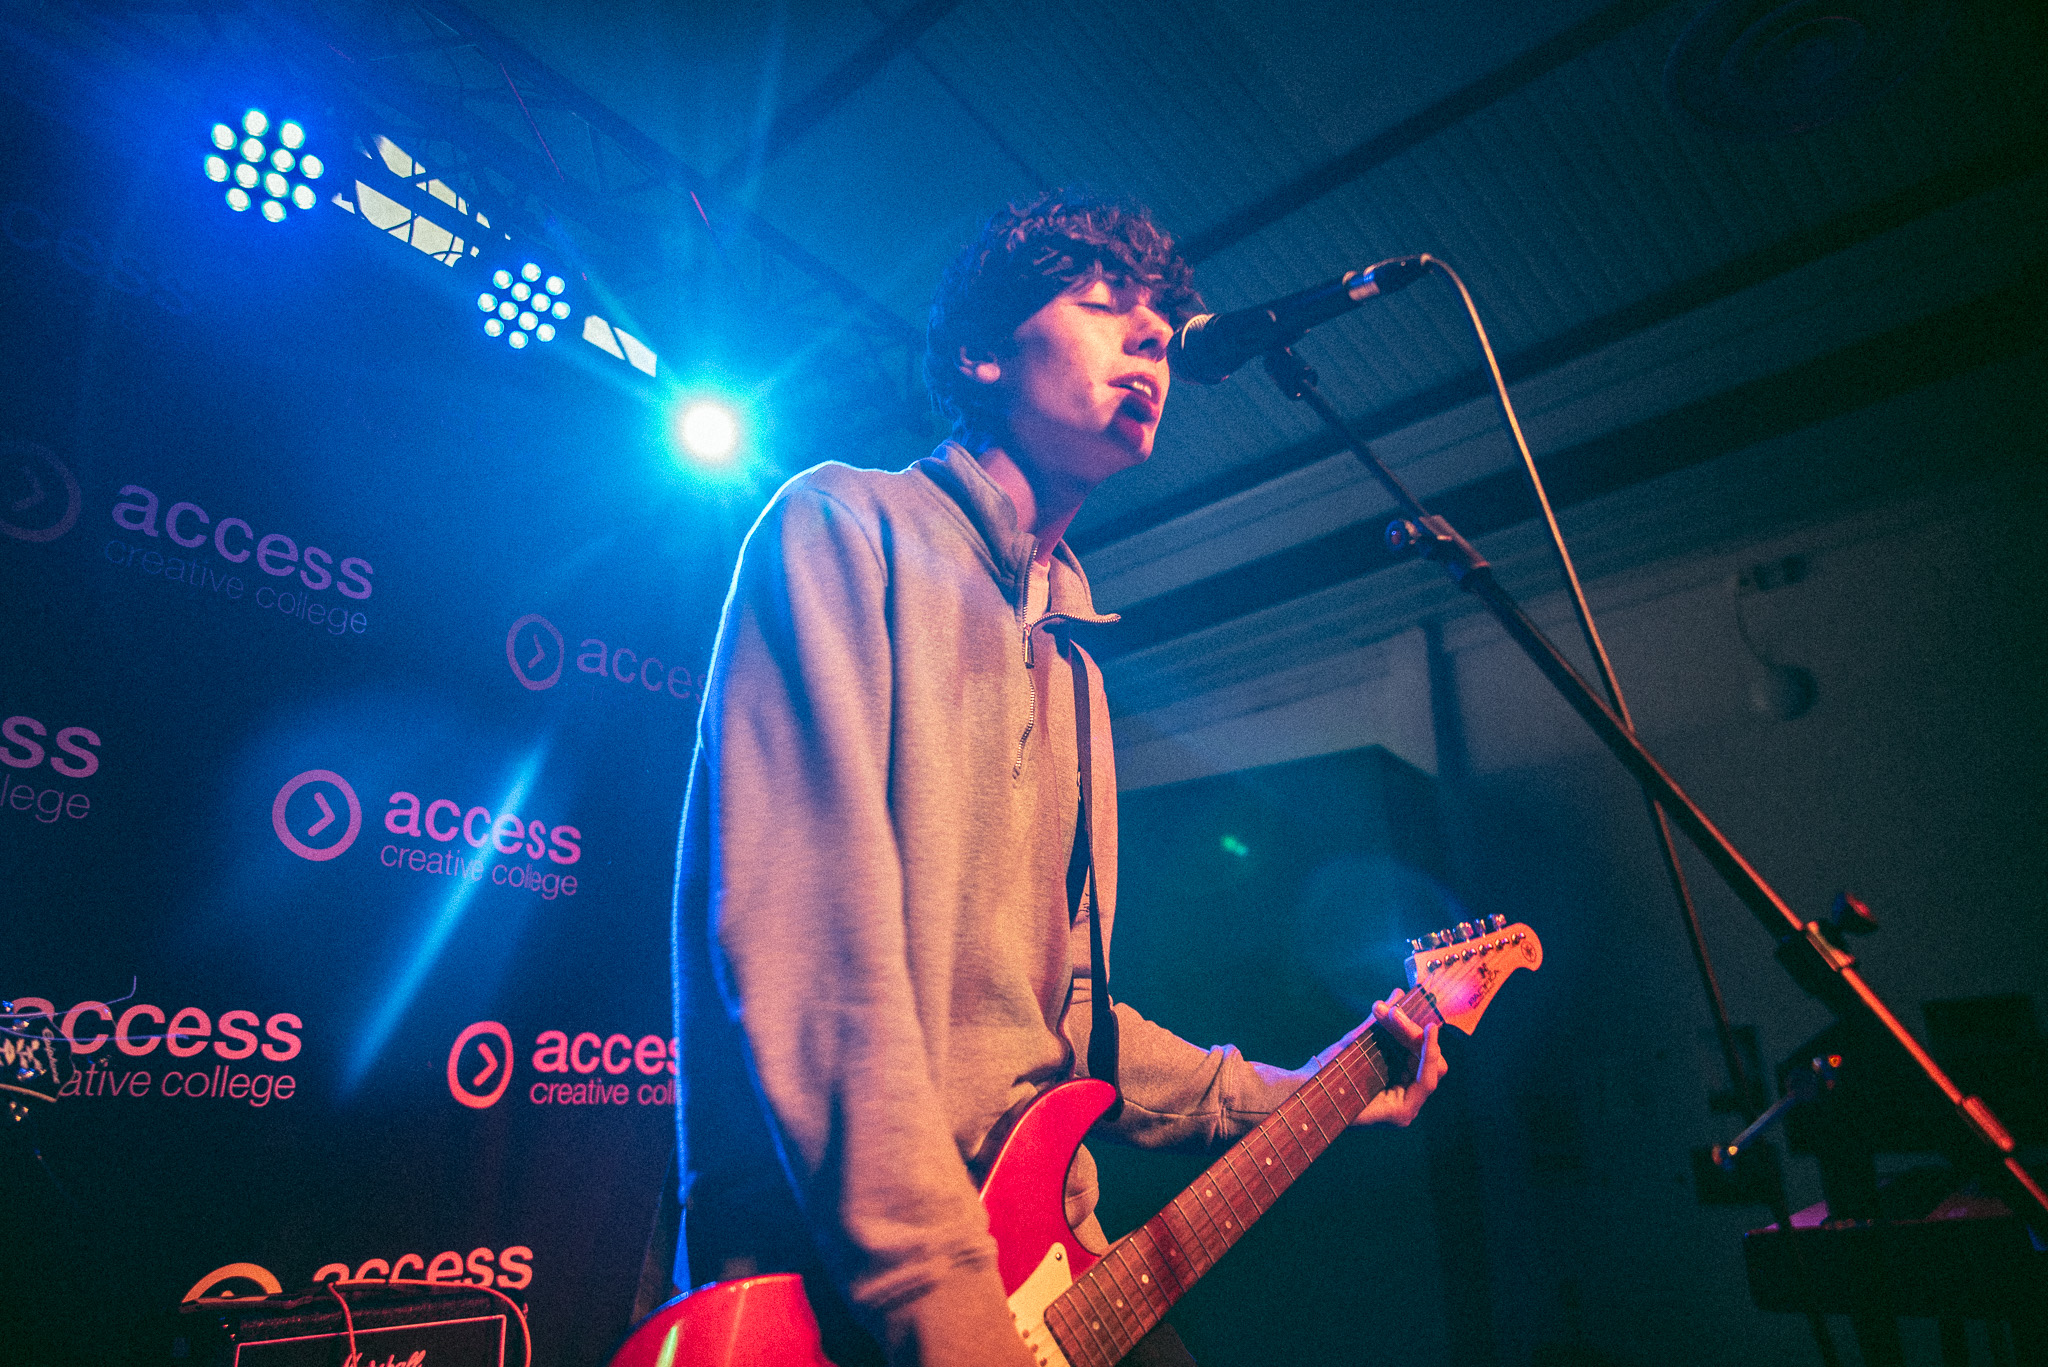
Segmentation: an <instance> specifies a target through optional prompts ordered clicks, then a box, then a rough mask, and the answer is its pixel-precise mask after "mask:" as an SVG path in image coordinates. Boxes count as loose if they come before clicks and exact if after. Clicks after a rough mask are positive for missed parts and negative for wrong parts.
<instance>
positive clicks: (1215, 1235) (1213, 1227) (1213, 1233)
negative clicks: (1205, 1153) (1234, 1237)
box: [1181, 1166, 1230, 1266]
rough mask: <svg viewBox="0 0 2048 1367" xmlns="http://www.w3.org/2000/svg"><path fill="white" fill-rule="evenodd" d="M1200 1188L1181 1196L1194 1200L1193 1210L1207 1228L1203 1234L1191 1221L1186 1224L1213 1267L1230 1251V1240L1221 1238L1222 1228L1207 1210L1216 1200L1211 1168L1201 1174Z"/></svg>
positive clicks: (1213, 1215) (1213, 1176)
mask: <svg viewBox="0 0 2048 1367" xmlns="http://www.w3.org/2000/svg"><path fill="white" fill-rule="evenodd" d="M1201 1186H1202V1190H1201V1191H1200V1192H1197V1191H1196V1190H1195V1189H1194V1188H1193V1187H1189V1188H1188V1189H1187V1190H1186V1191H1185V1192H1183V1193H1181V1194H1182V1195H1183V1196H1190V1197H1193V1198H1194V1202H1195V1209H1196V1210H1197V1211H1199V1212H1201V1216H1202V1223H1203V1225H1206V1226H1207V1227H1208V1232H1207V1233H1203V1232H1202V1231H1201V1230H1200V1229H1199V1228H1197V1227H1196V1226H1195V1224H1194V1222H1193V1221H1192V1220H1190V1221H1189V1222H1188V1227H1189V1229H1191V1230H1194V1232H1195V1235H1196V1237H1197V1238H1199V1239H1200V1240H1201V1241H1202V1249H1203V1251H1204V1252H1205V1253H1207V1254H1208V1255H1209V1262H1210V1264H1211V1265H1212V1266H1213V1265H1214V1264H1215V1262H1216V1260H1217V1259H1218V1258H1221V1257H1222V1256H1223V1255H1224V1254H1225V1253H1227V1252H1229V1250H1230V1240H1229V1239H1227V1238H1225V1237H1224V1236H1223V1226H1222V1225H1221V1224H1220V1223H1218V1222H1217V1219H1216V1212H1215V1211H1213V1210H1211V1209H1210V1208H1209V1203H1210V1202H1211V1201H1214V1200H1215V1199H1216V1169H1215V1168H1214V1167H1213V1166H1211V1167H1210V1169H1209V1170H1208V1171H1207V1172H1205V1173H1203V1174H1202V1181H1201Z"/></svg>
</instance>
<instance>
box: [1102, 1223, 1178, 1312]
mask: <svg viewBox="0 0 2048 1367" xmlns="http://www.w3.org/2000/svg"><path fill="white" fill-rule="evenodd" d="M1150 1243H1151V1241H1150V1239H1149V1237H1148V1236H1147V1235H1146V1234H1145V1230H1144V1228H1143V1227H1142V1226H1141V1227H1139V1228H1138V1229H1136V1230H1134V1231H1132V1234H1131V1237H1130V1238H1128V1239H1125V1240H1123V1242H1122V1243H1121V1245H1119V1246H1120V1247H1121V1248H1122V1249H1123V1250H1124V1251H1123V1254H1122V1257H1121V1259H1120V1261H1121V1263H1122V1265H1123V1269H1124V1275H1125V1276H1126V1277H1128V1276H1130V1275H1131V1272H1132V1266H1131V1265H1132V1264H1133V1263H1136V1264H1137V1268H1136V1271H1137V1276H1138V1289H1137V1293H1136V1294H1137V1297H1138V1300H1139V1301H1140V1302H1142V1303H1143V1306H1144V1308H1145V1309H1146V1310H1147V1311H1149V1312H1150V1313H1151V1319H1150V1320H1149V1321H1148V1322H1147V1324H1146V1326H1145V1327H1146V1328H1148V1329H1149V1328H1150V1327H1151V1326H1152V1325H1153V1324H1156V1323H1157V1322H1158V1319H1159V1316H1161V1315H1163V1314H1165V1313H1166V1308H1167V1307H1168V1306H1169V1305H1172V1304H1173V1302H1174V1299H1175V1297H1177V1296H1179V1295H1180V1293H1181V1292H1182V1291H1184V1290H1186V1289H1187V1288H1185V1287H1182V1286H1175V1287H1173V1288H1172V1289H1171V1290H1170V1291H1169V1290H1168V1288H1167V1284H1166V1279H1165V1278H1166V1270H1165V1268H1164V1267H1163V1266H1162V1264H1163V1263H1164V1261H1165V1260H1164V1259H1162V1258H1160V1257H1159V1256H1158V1254H1157V1250H1156V1248H1148V1245H1149V1244H1150ZM1105 1261H1107V1259H1105ZM1142 1332H1143V1331H1142V1330H1141V1331H1140V1333H1141V1334H1142Z"/></svg>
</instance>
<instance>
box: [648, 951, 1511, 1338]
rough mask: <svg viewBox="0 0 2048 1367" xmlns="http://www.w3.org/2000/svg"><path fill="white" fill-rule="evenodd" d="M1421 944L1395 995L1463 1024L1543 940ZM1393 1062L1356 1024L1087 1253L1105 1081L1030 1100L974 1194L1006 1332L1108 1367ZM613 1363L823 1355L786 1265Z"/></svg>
mask: <svg viewBox="0 0 2048 1367" xmlns="http://www.w3.org/2000/svg"><path fill="white" fill-rule="evenodd" d="M1416 943H1418V944H1420V945H1422V946H1423V947H1422V948H1421V949H1419V950H1417V952H1416V953H1414V954H1412V955H1410V956H1409V957H1408V961H1407V968H1408V983H1409V987H1410V989H1411V990H1410V991H1409V992H1408V994H1407V995H1406V996H1404V997H1403V998H1401V1000H1400V1002H1399V1003H1398V1005H1399V1006H1400V1008H1401V1010H1403V1011H1404V1012H1406V1013H1407V1015H1408V1018H1409V1019H1410V1020H1412V1021H1414V1022H1415V1023H1416V1024H1418V1025H1428V1024H1431V1023H1435V1022H1441V1023H1443V1024H1446V1025H1454V1026H1456V1027H1457V1028H1458V1029H1460V1030H1462V1031H1464V1032H1465V1033H1466V1034H1468V1035H1469V1034H1471V1033H1472V1028H1473V1027H1474V1026H1475V1025H1477V1024H1478V1023H1479V1017H1480V1016H1481V1015H1482V1014H1484V1013H1485V1011H1486V1008H1487V1006H1488V1004H1489V1003H1491V1002H1492V1000H1493V994H1494V993H1495V992H1497V991H1499V990H1500V985H1501V983H1502V982H1503V981H1504V980H1505V979H1506V978H1507V976H1508V975H1509V974H1510V973H1512V972H1514V971H1515V970H1516V969H1518V968H1529V969H1534V968H1538V967H1540V966H1541V965H1542V963H1543V945H1542V942H1541V941H1539V940H1538V939H1537V938H1536V932H1535V931H1533V930H1531V929H1529V927H1527V926H1526V925H1512V926H1511V925H1508V924H1507V923H1506V918H1505V917H1501V916H1495V917H1493V918H1492V920H1491V921H1471V922H1460V923H1459V924H1458V926H1457V927H1456V929H1455V930H1447V931H1439V932H1437V933H1436V934H1434V935H1430V936H1428V937H1426V938H1425V939H1424V940H1422V941H1417V942H1416ZM1389 1073H1390V1069H1389V1067H1388V1064H1387V1061H1386V1059H1385V1057H1384V1056H1383V1055H1382V1053H1381V1050H1380V1041H1379V1039H1378V1032H1377V1031H1372V1030H1367V1031H1364V1032H1363V1033H1361V1034H1360V1035H1359V1036H1358V1038H1357V1039H1355V1040H1353V1041H1352V1042H1351V1043H1350V1044H1349V1045H1346V1046H1345V1047H1344V1048H1343V1049H1342V1050H1340V1051H1339V1052H1338V1053H1337V1054H1336V1055H1335V1056H1334V1057H1332V1058H1331V1059H1330V1061H1329V1062H1328V1063H1326V1064H1324V1065H1323V1067H1322V1069H1321V1070H1320V1071H1318V1072H1317V1073H1316V1074H1315V1075H1314V1076H1313V1077H1311V1078H1310V1079H1309V1080H1308V1081H1307V1082H1305V1083H1303V1084H1302V1086H1301V1089H1300V1090H1299V1091H1297V1092H1296V1093H1295V1094H1294V1095H1293V1096H1291V1097H1289V1098H1288V1099H1287V1100H1286V1101H1285V1102H1283V1103H1281V1105H1280V1108H1279V1109H1278V1110H1276V1111H1274V1112H1273V1114H1271V1115H1269V1116H1267V1117H1266V1118H1265V1119H1264V1120H1262V1121H1260V1122H1259V1124H1258V1125H1256V1126H1255V1127H1253V1129H1252V1130H1251V1132H1250V1133H1249V1134H1247V1135H1245V1137H1244V1138H1243V1139H1241V1140H1239V1141H1238V1142H1237V1143H1236V1144H1235V1145H1233V1146H1232V1147H1231V1149H1230V1151H1229V1152H1228V1153H1225V1154H1224V1155H1223V1156H1222V1157H1221V1158H1219V1159H1217V1160H1216V1161H1215V1162H1214V1163H1212V1164H1211V1165H1210V1166H1209V1169H1208V1171H1206V1172H1204V1173H1203V1174H1202V1175H1201V1177H1200V1178H1198V1179H1196V1181H1195V1182H1194V1184H1193V1185H1192V1186H1190V1187H1188V1189H1187V1190H1185V1191H1183V1192H1182V1193H1181V1194H1180V1195H1178V1196H1176V1197H1174V1198H1173V1200H1172V1201H1171V1202H1170V1203H1169V1204H1168V1205H1167V1207H1166V1209H1164V1210H1162V1211H1160V1212H1159V1214H1157V1215H1155V1216H1153V1217H1152V1218H1151V1219H1150V1220H1148V1221H1146V1222H1145V1224H1144V1225H1142V1226H1141V1227H1139V1228H1138V1229H1135V1230H1133V1231H1131V1233H1129V1234H1127V1235H1125V1236H1124V1237H1123V1238H1121V1239H1119V1240H1117V1241H1116V1242H1115V1243H1114V1244H1112V1245H1111V1246H1110V1249H1109V1252H1107V1253H1105V1254H1103V1255H1101V1256H1100V1257H1097V1256H1096V1255H1095V1254H1093V1253H1090V1252H1089V1251H1088V1250H1087V1249H1085V1248H1083V1247H1082V1246H1081V1242H1080V1240H1079V1239H1077V1238H1075V1237H1074V1231H1073V1230H1072V1229H1071V1228H1069V1227H1068V1225H1067V1219H1066V1212H1065V1206H1064V1199H1063V1198H1064V1194H1065V1190H1066V1175H1067V1167H1068V1165H1069V1164H1071V1163H1072V1162H1073V1158H1074V1151H1075V1149H1077V1148H1079V1147H1080V1144H1081V1140H1082V1137H1083V1136H1085V1135H1086V1134H1087V1132H1088V1127H1089V1126H1090V1125H1093V1124H1094V1123H1095V1120H1096V1118H1097V1117H1098V1116H1100V1115H1101V1114H1102V1113H1103V1112H1104V1111H1106V1110H1108V1109H1109V1104H1110V1102H1111V1101H1112V1100H1113V1099H1114V1098H1115V1095H1116V1093H1115V1091H1114V1089H1113V1088H1111V1087H1110V1085H1109V1084H1108V1083H1106V1082H1098V1081H1095V1080H1094V1079H1089V1078H1084V1079H1081V1080H1079V1081H1075V1082H1068V1083H1063V1084H1061V1085H1060V1086H1058V1087H1054V1088H1052V1089H1050V1090H1049V1091H1047V1092H1045V1093H1044V1094H1043V1095H1041V1096H1039V1097H1037V1098H1036V1099H1034V1100H1033V1101H1032V1102H1031V1103H1030V1104H1029V1105H1028V1106H1026V1107H1025V1108H1024V1110H1023V1112H1022V1114H1021V1115H1020V1116H1019V1117H1018V1119H1017V1123H1016V1126H1015V1127H1014V1128H1013V1129H1012V1130H1011V1131H1010V1134H1009V1137H1008V1138H1007V1139H1005V1140H1004V1141H1003V1144H1002V1147H1001V1149H1000V1150H999V1151H998V1152H997V1154H996V1160H995V1162H994V1164H993V1165H991V1166H990V1168H989V1173H988V1178H987V1180H986V1181H984V1182H983V1183H982V1186H981V1203H982V1205H983V1206H984V1207H986V1208H987V1210H988V1224H989V1232H990V1233H992V1234H994V1235H995V1240H996V1265H997V1271H998V1272H999V1273H1000V1275H1001V1277H1002V1281H1003V1291H1004V1292H1005V1294H1007V1295H1008V1296H1009V1298H1010V1314H1011V1316H1012V1317H1013V1318H1014V1319H1015V1320H1016V1322H1017V1332H1018V1333H1019V1334H1021V1335H1023V1337H1024V1341H1025V1343H1026V1344H1027V1345H1028V1346H1029V1347H1030V1348H1031V1350H1032V1352H1033V1353H1034V1354H1035V1355H1036V1356H1037V1358H1038V1360H1039V1362H1040V1363H1042V1364H1045V1367H1113V1364H1115V1363H1116V1362H1117V1361H1118V1360H1119V1359H1121V1358H1122V1357H1123V1355H1124V1354H1125V1353H1127V1352H1129V1351H1130V1349H1131V1345H1132V1344H1134V1343H1136V1342H1137V1341H1138V1340H1139V1339H1140V1338H1143V1337H1144V1336H1145V1333H1146V1331H1147V1330H1149V1329H1151V1328H1152V1326H1153V1325H1155V1324H1157V1323H1158V1322H1159V1320H1160V1317H1161V1316H1163V1315H1165V1313H1166V1311H1167V1309H1168V1307H1170V1306H1171V1305H1172V1304H1173V1303H1174V1302H1175V1301H1177V1300H1179V1299H1180V1298H1181V1296H1182V1295H1183V1294H1184V1293H1185V1292H1186V1291H1187V1290H1188V1288H1189V1287H1191V1286H1193V1285H1194V1284H1195V1282H1196V1280H1197V1279H1199V1278H1200V1277H1201V1275H1202V1274H1203V1273H1205V1272H1207V1271H1208V1270H1209V1269H1210V1268H1212V1267H1214V1266H1215V1265H1216V1261H1217V1259H1219V1258H1221V1257H1222V1256H1223V1255H1224V1254H1225V1253H1226V1252H1228V1251H1229V1249H1230V1247H1231V1245H1233V1244H1235V1243H1236V1242H1237V1241H1238V1239H1239V1238H1240V1237H1241V1236H1242V1235H1243V1234H1244V1232H1245V1230H1246V1229H1248V1228H1250V1227H1251V1224H1252V1222H1253V1221H1254V1220H1257V1219H1258V1218H1259V1217H1260V1216H1261V1215H1264V1214H1265V1213H1266V1211H1267V1210H1268V1209H1269V1208H1271V1206H1272V1204H1273V1203H1274V1202H1275V1201H1276V1200H1278V1199H1279V1198H1280V1193H1281V1192H1283V1191H1285V1190H1287V1188H1288V1186H1289V1185H1291V1184H1292V1183H1293V1181H1294V1179H1295V1178H1297V1177H1299V1176H1300V1175H1301V1174H1302V1173H1303V1172H1304V1171H1305V1170H1306V1169H1307V1168H1308V1165H1309V1164H1310V1163H1313V1162H1314V1161H1315V1160H1316V1159H1317V1158H1319V1157H1321V1156H1322V1153H1323V1150H1325V1149H1327V1148H1328V1147H1329V1146H1330V1141H1331V1140H1333V1139H1335V1138H1336V1137H1337V1136H1338V1135H1339V1134H1341V1133H1343V1131H1344V1129H1345V1127H1346V1126H1347V1125H1348V1124H1349V1123H1350V1121H1351V1118H1352V1117H1353V1116H1355V1115H1357V1114H1358V1112H1359V1111H1360V1109H1362V1108H1363V1106H1364V1104H1365V1102H1366V1100H1367V1099H1368V1098H1370V1097H1371V1096H1372V1095H1373V1094H1374V1093H1376V1092H1378V1091H1380V1090H1381V1089H1382V1088H1384V1087H1385V1086H1386V1085H1387V1079H1388V1076H1389ZM611 1367H831V1364H830V1362H829V1361H828V1360H827V1359H826V1357H825V1355H824V1351H823V1349H822V1348H821V1347H820V1346H819V1342H818V1322H817V1319H816V1317H815V1316H814V1315H813V1314H812V1313H811V1307H810V1303H809V1302H808V1301H807V1300H806V1299H805V1298H804V1290H803V1282H802V1279H801V1278H799V1277H797V1276H796V1275H794V1274H792V1273H778V1274H775V1275H771V1276H761V1277H747V1278H744V1279H742V1280H739V1281H731V1282H717V1283H714V1284H712V1285H710V1286H704V1287H700V1288H698V1289H697V1290H695V1291H691V1292H686V1293H685V1294H683V1295H681V1296H678V1297H676V1298H675V1299H674V1300H672V1301H670V1302H668V1303H667V1304H666V1305H663V1306H662V1307H661V1308H660V1309H658V1310H656V1311H655V1312H654V1313H653V1314H652V1315H649V1316H648V1317H647V1318H646V1319H645V1320H642V1321H641V1322H640V1324H639V1325H638V1326H637V1327H636V1328H635V1329H634V1330H633V1332H632V1333H631V1334H629V1335H627V1337H626V1341H625V1343H624V1344H622V1345H621V1346H620V1348H619V1351H618V1352H617V1353H616V1354H615V1355H614V1356H613V1357H612V1360H611Z"/></svg>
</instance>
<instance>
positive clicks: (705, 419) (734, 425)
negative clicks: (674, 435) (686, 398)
mask: <svg viewBox="0 0 2048 1367" xmlns="http://www.w3.org/2000/svg"><path fill="white" fill-rule="evenodd" d="M678 430H679V432H680V434H681V436H682V440H683V450H684V452H685V453H687V454H688V455H689V456H690V458H691V459H692V460H695V461H698V462H700V463H702V464H706V465H723V464H724V463H725V462H726V461H728V460H730V459H732V454H733V452H734V451H736V450H738V449H739V444H740V423H739V419H738V418H737V417H736V416H735V415H734V414H733V411H732V410H731V409H730V408H727V407H726V406H725V405H724V404H722V403H714V402H713V401H711V400H709V399H699V400H697V401H696V402H694V403H692V404H690V405H689V406H688V407H687V408H685V409H684V410H683V417H682V421H681V423H679V424H678Z"/></svg>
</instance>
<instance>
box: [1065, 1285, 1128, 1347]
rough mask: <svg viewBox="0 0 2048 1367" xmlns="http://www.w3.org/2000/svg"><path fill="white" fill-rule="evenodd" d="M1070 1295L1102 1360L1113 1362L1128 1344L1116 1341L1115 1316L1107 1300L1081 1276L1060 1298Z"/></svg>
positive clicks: (1094, 1286)
mask: <svg viewBox="0 0 2048 1367" xmlns="http://www.w3.org/2000/svg"><path fill="white" fill-rule="evenodd" d="M1067 1297H1072V1298H1073V1300H1074V1308H1075V1309H1076V1310H1077V1311H1079V1312H1080V1313H1081V1315H1082V1317H1083V1320H1084V1322H1085V1325H1086V1328H1087V1332H1088V1337H1089V1339H1090V1340H1091V1341H1092V1342H1094V1343H1095V1344H1096V1345H1098V1347H1099V1348H1100V1350H1101V1351H1102V1352H1103V1354H1104V1360H1105V1361H1107V1362H1115V1361H1117V1359H1119V1358H1121V1357H1122V1356H1123V1355H1124V1353H1125V1351H1126V1350H1127V1349H1129V1347H1130V1344H1128V1343H1119V1342H1118V1341H1117V1338H1118V1335H1117V1322H1116V1316H1115V1314H1113V1313H1110V1312H1109V1302H1108V1301H1107V1300H1105V1299H1103V1298H1102V1295H1101V1293H1100V1290H1099V1289H1098V1287H1097V1286H1096V1284H1095V1282H1094V1281H1093V1280H1092V1279H1091V1278H1089V1277H1083V1278H1081V1279H1080V1280H1079V1281H1077V1282H1075V1283H1074V1284H1073V1285H1072V1286H1070V1287H1068V1288H1067V1289H1066V1290H1065V1291H1064V1292H1062V1293H1061V1298H1062V1299H1065V1298H1067Z"/></svg>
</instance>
